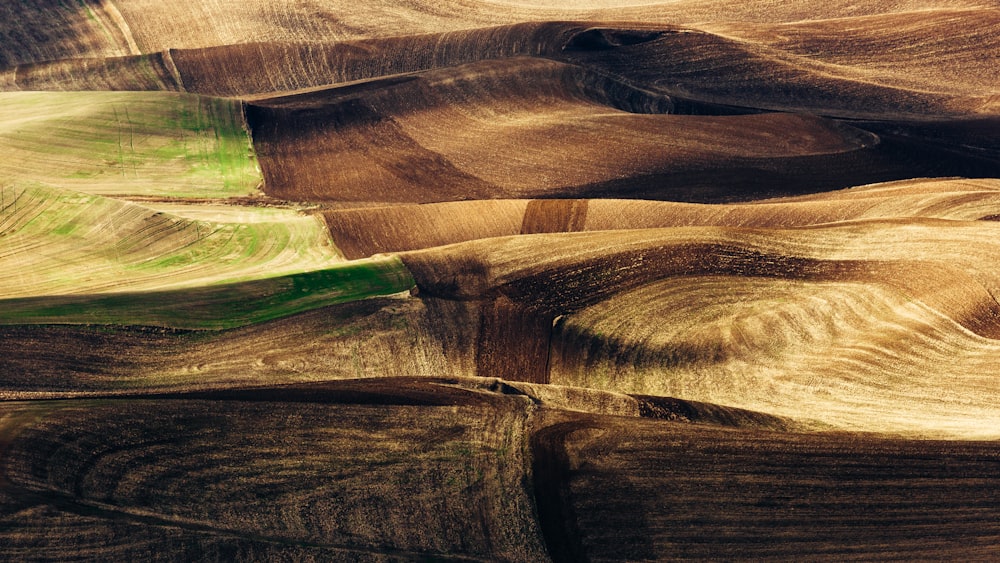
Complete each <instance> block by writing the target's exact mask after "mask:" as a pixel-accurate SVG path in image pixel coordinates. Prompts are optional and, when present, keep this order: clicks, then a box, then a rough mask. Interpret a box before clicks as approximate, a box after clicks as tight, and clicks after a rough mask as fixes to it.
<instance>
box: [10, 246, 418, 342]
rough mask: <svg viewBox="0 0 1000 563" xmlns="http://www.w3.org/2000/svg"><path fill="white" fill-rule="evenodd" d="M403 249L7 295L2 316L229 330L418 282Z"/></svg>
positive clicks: (21, 320)
mask: <svg viewBox="0 0 1000 563" xmlns="http://www.w3.org/2000/svg"><path fill="white" fill-rule="evenodd" d="M414 284H415V282H414V280H413V276H412V275H411V274H410V272H409V270H407V269H406V266H404V265H403V263H402V261H400V260H399V259H398V258H396V257H387V258H379V259H374V260H364V261H356V262H350V263H347V264H343V265H338V266H336V267H333V268H328V269H324V270H317V271H313V272H307V273H302V274H292V275H286V276H279V277H274V278H266V279H260V280H253V281H247V282H240V283H230V284H221V285H213V286H204V287H198V288H192V289H179V290H171V291H150V292H134V293H112V294H99V295H59V296H46V297H28V298H21V299H6V300H0V324H5V325H12V324H97V325H131V326H161V327H169V328H178V329H194V330H223V329H228V328H235V327H240V326H246V325H250V324H254V323H260V322H264V321H268V320H272V319H277V318H281V317H286V316H289V315H294V314H296V313H301V312H304V311H309V310H312V309H317V308H319V307H325V306H327V305H333V304H336V303H346V302H349V301H357V300H360V299H365V298H368V297H375V296H379V295H391V294H393V293H399V292H401V291H406V290H408V289H410V288H412V287H413V286H414Z"/></svg>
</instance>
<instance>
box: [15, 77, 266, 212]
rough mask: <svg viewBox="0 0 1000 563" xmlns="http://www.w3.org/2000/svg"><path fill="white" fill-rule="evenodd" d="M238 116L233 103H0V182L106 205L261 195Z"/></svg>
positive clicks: (38, 95)
mask: <svg viewBox="0 0 1000 563" xmlns="http://www.w3.org/2000/svg"><path fill="white" fill-rule="evenodd" d="M242 111H243V110H242V105H241V103H240V102H239V101H237V100H229V99H222V98H211V97H206V96H197V95H192V94H178V93H171V92H7V93H0V151H3V154H5V155H6V158H4V159H3V160H2V161H0V178H2V179H3V180H2V182H3V183H4V184H6V185H18V184H21V183H24V182H29V183H40V184H44V185H49V186H60V187H68V188H73V189H75V190H80V191H84V192H87V193H92V194H105V195H131V196H146V197H169V198H226V197H233V196H245V195H248V194H251V193H256V192H257V190H258V188H259V186H260V183H261V181H262V180H261V174H260V170H259V168H258V166H257V161H256V158H255V156H254V154H253V149H252V147H251V144H250V138H249V134H248V133H247V130H246V128H245V126H244V119H243V114H242Z"/></svg>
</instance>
